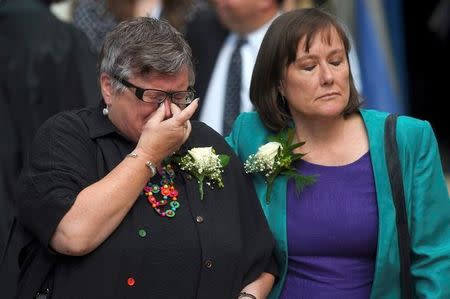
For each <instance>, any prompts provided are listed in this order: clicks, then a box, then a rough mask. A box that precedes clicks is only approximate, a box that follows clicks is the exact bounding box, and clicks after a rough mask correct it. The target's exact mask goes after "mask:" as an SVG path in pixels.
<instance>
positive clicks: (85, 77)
mask: <svg viewBox="0 0 450 299" xmlns="http://www.w3.org/2000/svg"><path fill="white" fill-rule="evenodd" d="M54 2H58V1H50V0H47V1H45V0H9V1H1V2H0V44H1V47H0V65H1V68H0V101H1V114H2V117H1V118H2V123H3V125H2V126H0V131H1V136H2V138H6V139H5V142H3V143H2V145H1V146H0V149H1V156H0V163H1V165H0V182H1V183H0V282H1V286H2V287H1V295H0V296H1V297H2V298H11V297H12V293H13V292H14V287H15V280H16V279H17V274H18V266H17V256H15V255H16V254H17V247H18V246H20V245H19V244H18V243H20V240H18V239H20V238H19V237H18V236H19V235H20V233H19V232H17V234H16V233H13V231H14V228H15V212H14V194H13V190H14V186H15V184H16V181H17V178H18V175H19V172H20V170H21V168H22V165H23V163H24V160H25V158H26V154H27V152H28V150H29V149H30V145H31V140H32V138H33V136H34V134H35V132H36V130H37V128H38V127H39V126H40V125H41V124H42V123H43V122H44V121H45V120H46V119H47V118H48V117H50V116H51V115H53V114H55V113H57V112H59V111H62V110H67V109H74V108H78V107H83V106H86V105H89V104H94V103H97V102H98V98H99V95H100V93H99V90H98V86H97V83H96V77H97V71H96V57H95V54H94V53H93V52H91V51H90V50H89V41H88V40H87V38H86V36H84V34H83V33H82V32H81V31H79V30H78V29H76V28H75V27H74V26H73V25H71V24H66V23H64V22H62V21H60V20H58V19H57V18H56V17H55V16H54V15H53V14H52V13H51V12H50V10H49V5H50V4H51V3H54ZM16 237H17V238H18V239H16Z"/></svg>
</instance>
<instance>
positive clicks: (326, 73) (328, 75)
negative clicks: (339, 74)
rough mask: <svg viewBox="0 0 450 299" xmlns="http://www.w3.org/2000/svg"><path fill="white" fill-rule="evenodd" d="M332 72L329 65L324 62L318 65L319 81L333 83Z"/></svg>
mask: <svg viewBox="0 0 450 299" xmlns="http://www.w3.org/2000/svg"><path fill="white" fill-rule="evenodd" d="M333 80H334V78H333V72H332V71H331V69H330V66H329V65H327V64H324V65H322V66H321V67H320V83H321V84H323V85H329V84H332V83H333Z"/></svg>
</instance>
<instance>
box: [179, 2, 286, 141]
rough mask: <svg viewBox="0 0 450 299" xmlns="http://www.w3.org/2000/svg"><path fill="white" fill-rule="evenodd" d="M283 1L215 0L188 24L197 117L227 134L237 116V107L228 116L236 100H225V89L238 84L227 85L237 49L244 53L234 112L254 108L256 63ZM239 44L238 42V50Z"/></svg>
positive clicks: (241, 58) (187, 33)
mask: <svg viewBox="0 0 450 299" xmlns="http://www.w3.org/2000/svg"><path fill="white" fill-rule="evenodd" d="M281 4H282V1H281V0H236V1H223V0H214V1H213V8H209V9H206V10H203V11H200V12H199V13H198V14H197V15H196V16H195V17H194V18H193V19H192V21H190V22H189V23H188V24H187V26H186V39H187V41H188V42H189V44H190V46H191V48H192V53H193V56H194V62H195V63H196V73H197V74H196V75H197V81H196V83H195V86H194V89H195V90H196V93H197V95H198V96H199V97H200V107H199V109H197V114H196V115H195V116H194V117H195V118H196V119H199V120H201V121H203V122H205V123H206V124H208V125H209V126H211V127H212V128H213V129H215V130H216V131H218V132H219V133H221V134H223V135H227V134H228V132H229V129H230V126H231V124H232V122H231V121H232V120H234V118H235V116H236V113H234V115H232V116H230V115H228V116H227V113H228V112H230V109H231V108H228V107H234V108H236V104H232V105H234V106H228V103H227V101H228V99H227V90H228V91H230V89H231V88H230V86H234V87H236V85H233V84H231V85H230V84H228V86H227V80H228V78H227V73H228V70H229V69H230V68H231V67H230V62H231V60H233V59H232V57H233V53H234V52H238V53H239V54H240V56H241V57H240V58H239V59H240V62H241V69H240V72H238V73H237V77H240V84H239V88H238V93H237V96H234V100H236V101H237V111H235V112H237V113H238V112H243V111H250V110H252V109H253V107H252V105H251V103H250V99H249V95H248V90H249V87H250V79H251V73H252V70H253V65H254V63H255V60H256V56H257V53H258V50H259V46H260V44H261V42H262V39H263V37H264V34H265V32H266V30H267V28H268V27H269V25H270V23H271V22H272V21H273V19H274V18H275V17H276V16H277V15H279V14H280V6H281ZM241 41H242V42H241ZM238 44H239V45H240V48H239V49H236V51H235V48H236V45H238ZM234 84H236V82H235V83H234ZM234 108H233V109H234ZM224 118H228V119H229V120H228V121H226V120H225V119H224Z"/></svg>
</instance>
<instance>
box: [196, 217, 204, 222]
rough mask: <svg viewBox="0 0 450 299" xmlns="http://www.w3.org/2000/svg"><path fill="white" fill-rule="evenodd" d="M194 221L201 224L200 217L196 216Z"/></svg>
mask: <svg viewBox="0 0 450 299" xmlns="http://www.w3.org/2000/svg"><path fill="white" fill-rule="evenodd" d="M195 221H197V223H203V217H202V216H197V217H196V218H195Z"/></svg>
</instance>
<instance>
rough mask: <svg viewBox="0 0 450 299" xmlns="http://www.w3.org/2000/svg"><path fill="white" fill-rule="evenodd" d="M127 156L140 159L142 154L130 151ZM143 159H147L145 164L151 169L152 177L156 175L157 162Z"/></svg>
mask: <svg viewBox="0 0 450 299" xmlns="http://www.w3.org/2000/svg"><path fill="white" fill-rule="evenodd" d="M127 157H130V158H134V159H139V157H140V156H139V154H138V153H137V152H136V151H133V152H131V153H129V154H128V155H127ZM141 160H143V161H144V160H145V162H144V165H145V166H146V167H147V168H148V169H149V171H150V177H154V176H155V174H156V172H157V169H156V164H155V163H153V162H152V161H151V160H146V159H141Z"/></svg>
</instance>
